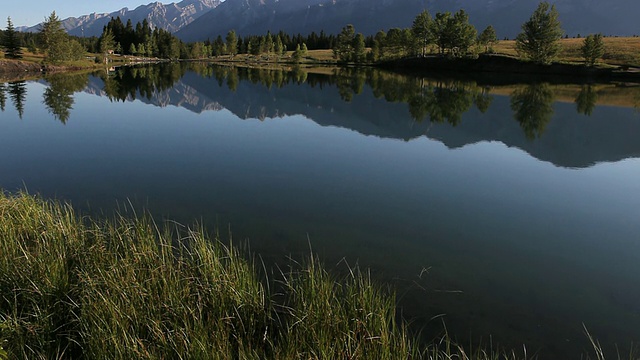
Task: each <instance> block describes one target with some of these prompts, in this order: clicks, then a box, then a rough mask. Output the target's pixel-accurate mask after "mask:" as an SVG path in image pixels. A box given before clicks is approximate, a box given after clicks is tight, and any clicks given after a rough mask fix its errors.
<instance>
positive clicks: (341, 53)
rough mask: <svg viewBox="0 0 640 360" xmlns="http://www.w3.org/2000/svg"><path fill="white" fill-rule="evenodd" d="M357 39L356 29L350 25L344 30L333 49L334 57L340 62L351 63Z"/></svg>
mask: <svg viewBox="0 0 640 360" xmlns="http://www.w3.org/2000/svg"><path fill="white" fill-rule="evenodd" d="M355 38H356V29H355V28H354V27H353V25H351V24H349V25H347V26H345V27H343V28H342V31H341V32H340V34H339V35H338V39H337V40H336V46H335V47H334V48H333V56H334V57H335V58H336V59H339V60H340V61H349V60H351V57H352V55H353V43H354V41H355Z"/></svg>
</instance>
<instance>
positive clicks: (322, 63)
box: [0, 54, 640, 85]
mask: <svg viewBox="0 0 640 360" xmlns="http://www.w3.org/2000/svg"><path fill="white" fill-rule="evenodd" d="M307 59H309V60H310V61H303V62H299V63H296V62H292V61H289V59H287V58H284V57H278V58H275V59H270V58H266V59H265V58H260V59H250V58H245V57H239V58H230V59H229V58H209V59H185V60H179V61H180V62H205V63H210V64H216V65H223V66H244V67H258V68H269V67H272V66H278V67H286V68H295V67H299V68H301V69H304V68H309V67H311V68H313V67H336V68H345V67H373V68H379V69H383V70H388V71H392V72H396V73H400V74H418V75H429V76H430V77H435V78H438V77H446V78H454V79H455V78H465V79H472V80H475V81H476V82H477V83H478V84H479V85H507V84H517V83H532V82H548V83H551V84H566V83H595V82H614V81H617V82H637V83H640V67H636V66H630V65H624V66H621V65H609V64H599V65H596V66H593V67H588V66H585V65H584V64H577V63H564V62H554V63H551V64H549V65H543V64H537V63H533V62H529V61H525V60H521V59H517V58H514V57H511V56H508V55H502V54H481V55H480V56H479V57H478V58H447V57H444V56H440V55H429V56H426V57H412V58H400V59H394V60H386V61H382V62H377V63H366V64H355V63H339V62H337V61H334V62H330V61H326V60H317V59H313V58H311V57H308V58H307ZM169 61H172V60H163V59H141V60H139V61H130V62H112V63H109V66H108V67H109V68H111V67H119V66H133V65H138V64H149V63H158V62H169ZM101 68H104V65H103V64H93V63H92V64H88V65H87V66H80V65H43V64H41V63H36V62H31V61H25V60H6V59H1V60H0V80H3V81H11V80H18V79H25V78H31V77H33V76H35V75H39V74H47V73H62V72H71V71H79V70H97V69H101Z"/></svg>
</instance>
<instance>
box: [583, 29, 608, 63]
mask: <svg viewBox="0 0 640 360" xmlns="http://www.w3.org/2000/svg"><path fill="white" fill-rule="evenodd" d="M580 51H582V57H584V61H585V62H586V63H587V65H589V66H593V65H595V64H596V61H597V60H598V59H599V58H601V57H602V56H603V55H604V42H603V41H602V34H595V35H589V36H587V37H586V38H584V41H583V43H582V47H581V48H580Z"/></svg>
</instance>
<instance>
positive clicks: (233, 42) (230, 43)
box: [226, 30, 238, 56]
mask: <svg viewBox="0 0 640 360" xmlns="http://www.w3.org/2000/svg"><path fill="white" fill-rule="evenodd" d="M226 40H227V53H228V54H229V55H231V56H234V55H235V54H237V53H238V36H237V35H236V32H235V30H231V31H229V32H228V33H227V38H226Z"/></svg>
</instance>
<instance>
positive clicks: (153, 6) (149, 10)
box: [20, 0, 221, 37]
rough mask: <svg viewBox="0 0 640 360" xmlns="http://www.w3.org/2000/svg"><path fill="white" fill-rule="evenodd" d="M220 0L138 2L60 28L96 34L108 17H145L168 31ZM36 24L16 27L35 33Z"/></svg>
mask: <svg viewBox="0 0 640 360" xmlns="http://www.w3.org/2000/svg"><path fill="white" fill-rule="evenodd" d="M220 2H221V1H220V0H183V1H181V2H179V3H171V4H162V3H160V2H153V3H150V4H147V5H141V6H138V7H137V8H135V9H133V10H129V9H128V8H123V9H120V10H118V11H114V12H112V13H101V14H98V13H93V14H90V15H83V16H79V17H70V18H67V19H64V20H62V26H63V28H64V29H65V30H66V31H67V33H69V34H70V35H75V36H86V37H89V36H100V35H101V34H102V29H103V27H104V26H105V25H106V24H107V23H108V22H109V21H110V20H111V18H115V17H120V19H121V20H122V22H123V23H126V22H127V20H131V22H132V23H133V25H134V26H135V24H136V23H138V22H142V21H143V20H144V19H147V21H148V22H149V24H150V25H151V27H153V28H161V29H164V30H168V31H170V32H172V33H175V32H176V31H178V30H180V29H182V28H183V27H185V26H187V25H189V24H190V23H192V22H193V21H194V20H196V19H197V18H199V17H200V16H202V15H204V14H205V13H207V12H208V11H209V10H211V9H213V8H215V7H216V6H218V5H219V4H220ZM39 29H40V24H38V25H35V26H32V27H26V28H25V27H23V28H20V30H21V31H25V32H36V31H38V30H39Z"/></svg>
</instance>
